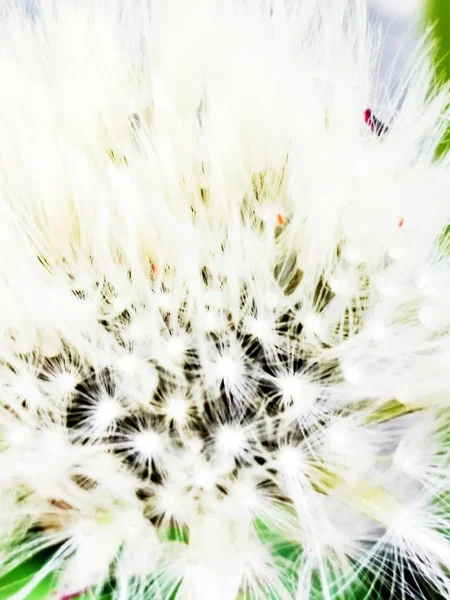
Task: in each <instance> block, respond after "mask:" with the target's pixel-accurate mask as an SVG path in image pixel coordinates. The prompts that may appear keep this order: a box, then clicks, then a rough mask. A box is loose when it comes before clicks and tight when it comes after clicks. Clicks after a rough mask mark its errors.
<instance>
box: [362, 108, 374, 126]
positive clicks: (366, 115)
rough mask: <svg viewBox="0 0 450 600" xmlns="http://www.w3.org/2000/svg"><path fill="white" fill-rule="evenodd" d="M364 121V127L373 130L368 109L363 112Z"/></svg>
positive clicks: (370, 113) (370, 112)
mask: <svg viewBox="0 0 450 600" xmlns="http://www.w3.org/2000/svg"><path fill="white" fill-rule="evenodd" d="M364 121H365V123H366V125H368V126H369V127H370V128H371V129H372V128H373V123H372V111H371V110H370V108H366V110H365V111H364Z"/></svg>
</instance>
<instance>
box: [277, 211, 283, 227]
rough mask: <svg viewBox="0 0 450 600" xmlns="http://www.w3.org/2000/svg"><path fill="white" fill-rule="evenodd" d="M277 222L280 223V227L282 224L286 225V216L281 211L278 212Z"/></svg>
mask: <svg viewBox="0 0 450 600" xmlns="http://www.w3.org/2000/svg"><path fill="white" fill-rule="evenodd" d="M277 223H278V225H280V227H281V226H282V225H284V217H283V215H282V214H280V213H278V214H277Z"/></svg>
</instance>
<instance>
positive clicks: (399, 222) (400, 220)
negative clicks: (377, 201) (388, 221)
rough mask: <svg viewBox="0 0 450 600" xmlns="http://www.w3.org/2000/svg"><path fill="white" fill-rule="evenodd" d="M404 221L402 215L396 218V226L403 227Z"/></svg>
mask: <svg viewBox="0 0 450 600" xmlns="http://www.w3.org/2000/svg"><path fill="white" fill-rule="evenodd" d="M404 222H405V219H404V218H403V217H400V219H399V220H398V226H399V227H403V223H404Z"/></svg>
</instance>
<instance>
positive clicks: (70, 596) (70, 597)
mask: <svg viewBox="0 0 450 600" xmlns="http://www.w3.org/2000/svg"><path fill="white" fill-rule="evenodd" d="M88 589H89V588H85V589H84V590H81V592H75V593H74V594H65V595H64V596H61V598H60V600H74V598H79V597H80V596H82V595H83V594H86V592H87V591H88Z"/></svg>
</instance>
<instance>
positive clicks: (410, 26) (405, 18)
mask: <svg viewBox="0 0 450 600" xmlns="http://www.w3.org/2000/svg"><path fill="white" fill-rule="evenodd" d="M448 1H449V2H450V0H448ZM367 2H368V4H369V8H370V15H371V18H372V19H373V20H374V21H376V22H378V23H380V24H381V26H382V30H383V37H384V40H383V41H384V43H383V51H382V56H381V64H380V75H381V77H382V79H383V78H385V79H387V77H388V74H389V72H390V70H391V69H392V70H393V71H394V79H395V73H398V72H399V70H400V69H401V68H402V67H403V66H404V65H405V63H406V61H407V60H408V57H409V56H410V54H411V52H412V50H413V48H414V45H415V43H416V41H417V37H418V35H419V31H420V26H421V19H422V17H423V9H424V4H425V0H367Z"/></svg>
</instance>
